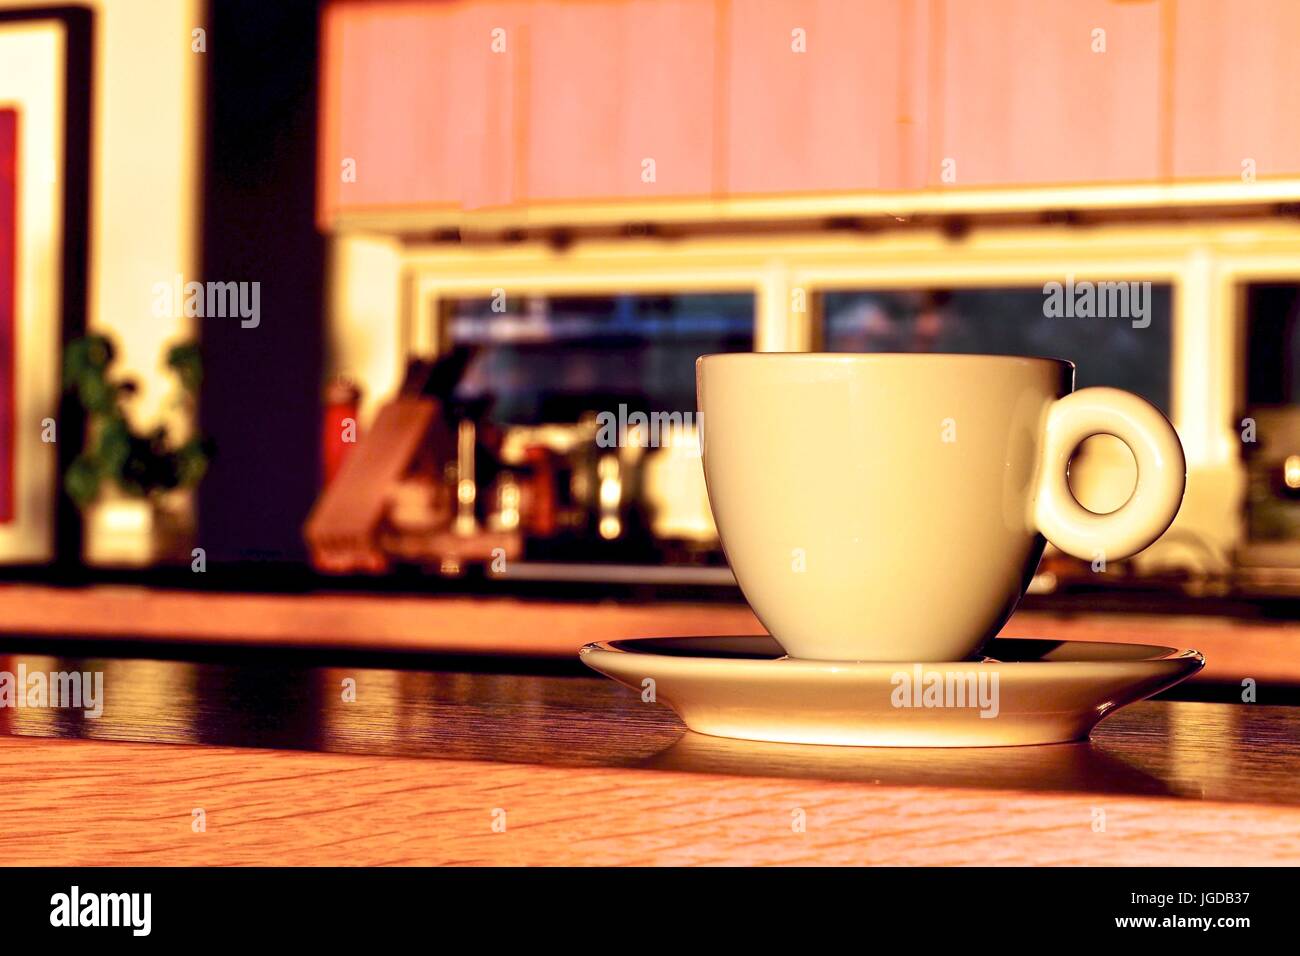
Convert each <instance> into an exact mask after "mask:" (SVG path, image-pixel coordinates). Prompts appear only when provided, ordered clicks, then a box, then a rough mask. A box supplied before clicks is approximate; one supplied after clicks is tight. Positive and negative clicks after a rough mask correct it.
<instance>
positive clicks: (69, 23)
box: [0, 8, 92, 566]
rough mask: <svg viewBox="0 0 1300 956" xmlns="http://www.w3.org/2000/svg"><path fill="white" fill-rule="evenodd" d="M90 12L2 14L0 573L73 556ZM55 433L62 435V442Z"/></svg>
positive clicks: (45, 10) (82, 323)
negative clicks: (72, 361)
mask: <svg viewBox="0 0 1300 956" xmlns="http://www.w3.org/2000/svg"><path fill="white" fill-rule="evenodd" d="M91 16H92V15H91V13H90V11H88V10H85V9H78V8H43V9H31V10H3V11H0V565H5V566H13V565H41V564H48V563H49V562H51V561H53V560H55V559H56V558H57V557H59V555H61V554H63V553H65V552H68V551H69V550H75V547H76V545H75V543H72V544H70V543H69V542H70V541H73V542H75V539H76V537H77V536H78V535H79V521H78V520H77V518H76V515H75V511H74V510H73V509H72V507H71V504H70V502H68V501H67V499H66V496H63V495H62V494H60V491H59V489H60V484H61V478H60V476H61V474H62V472H63V470H64V468H65V467H66V465H67V461H68V460H69V459H70V458H71V456H72V455H74V454H75V453H76V450H77V448H78V447H79V446H80V441H81V437H82V436H81V434H80V432H81V428H80V422H79V421H69V420H67V419H66V418H64V417H62V416H60V414H59V406H60V395H61V391H62V388H61V374H60V366H61V355H62V351H63V346H64V345H65V344H66V342H67V341H69V340H70V339H71V338H74V337H76V336H77V335H80V334H82V332H83V331H84V328H85V314H86V253H87V242H88V230H87V227H88V214H87V206H88V188H89V177H88V157H89V145H90V143H89V132H90V67H91V45H90V37H91V28H92V20H91ZM60 429H62V432H61V431H60Z"/></svg>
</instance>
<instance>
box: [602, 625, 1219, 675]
mask: <svg viewBox="0 0 1300 956" xmlns="http://www.w3.org/2000/svg"><path fill="white" fill-rule="evenodd" d="M755 637H771V635H770V634H698V635H662V636H658V637H652V636H642V637H620V638H615V639H613V640H607V641H592V642H590V643H588V644H584V645H583V646H582V647H581V648H580V649H579V650H578V658H579V659H580V660H581V661H582V662H583V663H584V664H587V665H588V666H589V667H592V669H593V670H598V668H595V667H594V666H593V665H592V664H591V663H590V662H588V660H587V658H588V657H590V656H592V655H604V654H614V655H619V656H626V657H643V658H647V659H650V660H654V661H656V662H658V663H659V664H661V665H662V666H668V667H673V666H678V667H683V666H684V667H693V666H698V665H700V664H725V665H727V666H729V667H739V666H741V665H750V666H759V667H762V666H767V667H774V665H780V669H781V670H783V671H791V670H798V671H820V672H827V671H829V672H832V673H837V672H841V671H845V670H853V671H856V672H861V671H866V670H869V669H873V668H890V669H893V670H898V669H899V668H902V667H913V666H915V665H917V664H919V665H921V666H922V667H957V666H960V667H964V668H976V669H984V668H995V667H996V668H999V669H1001V668H1016V669H1020V668H1033V669H1034V670H1037V671H1041V670H1043V669H1045V667H1047V666H1049V665H1050V667H1051V669H1053V670H1058V669H1063V668H1079V667H1098V666H1101V667H1107V666H1120V665H1134V664H1165V663H1179V664H1184V665H1186V664H1189V663H1193V662H1194V663H1195V665H1196V666H1195V670H1200V669H1201V668H1202V667H1204V666H1205V655H1204V654H1203V653H1201V651H1199V650H1196V649H1195V648H1177V647H1167V646H1166V645H1163V644H1143V643H1138V642H1134V641H1076V640H1068V639H1056V638H1044V637H1006V638H1001V640H1004V641H1021V640H1023V641H1044V640H1050V641H1054V642H1055V643H1058V644H1088V645H1093V646H1097V647H1108V648H1109V647H1149V648H1152V649H1154V650H1162V651H1164V652H1165V653H1164V654H1161V655H1160V656H1157V657H1143V658H1105V657H1100V658H1094V659H1092V660H1082V661H1045V660H1029V661H998V660H987V659H985V660H976V661H917V660H901V661H854V660H813V659H810V658H798V657H790V656H788V655H787V656H785V657H771V658H754V657H704V656H698V657H697V656H686V655H672V654H658V653H654V652H652V651H649V650H638V649H635V648H630V647H626V646H623V647H615V646H614V645H615V644H624V645H626V644H633V643H638V642H640V641H653V640H664V639H666V638H667V639H672V640H682V641H689V640H695V639H700V640H705V639H707V640H723V639H727V638H736V639H742V638H755Z"/></svg>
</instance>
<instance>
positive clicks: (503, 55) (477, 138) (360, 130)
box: [318, 0, 527, 221]
mask: <svg viewBox="0 0 1300 956" xmlns="http://www.w3.org/2000/svg"><path fill="white" fill-rule="evenodd" d="M526 13H527V5H526V4H523V3H494V4H486V5H467V4H447V3H409V2H401V0H398V2H377V3H365V4H357V3H344V4H334V5H331V6H329V7H328V8H327V9H326V11H325V14H324V18H323V21H322V35H321V43H322V57H321V62H322V74H321V126H320V170H319V172H318V175H319V177H320V190H319V199H320V207H321V216H322V218H323V219H324V220H326V221H328V220H330V219H332V218H334V216H336V215H337V214H338V213H339V212H346V211H358V210H382V209H385V208H397V207H400V208H404V209H409V208H412V207H430V206H432V207H438V206H465V207H474V206H484V205H500V204H504V203H508V202H511V201H513V200H514V199H515V198H516V192H517V189H516V177H515V167H514V163H515V161H516V154H517V150H516V149H515V146H514V141H515V139H516V134H517V127H518V122H519V116H518V114H517V112H516V108H515V104H516V91H517V89H518V86H519V78H518V69H519V56H518V49H517V47H518V45H519V41H520V40H522V38H523V36H524V30H523V29H522V28H523V26H524V24H525V17H526ZM497 30H500V31H503V33H501V34H496V33H494V31H497ZM498 39H503V41H504V45H502V44H501V43H498V42H496V41H497V40H498Z"/></svg>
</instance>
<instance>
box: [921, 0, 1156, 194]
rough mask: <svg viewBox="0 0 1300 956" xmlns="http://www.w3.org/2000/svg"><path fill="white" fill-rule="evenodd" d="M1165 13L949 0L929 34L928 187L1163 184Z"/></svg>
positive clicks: (1017, 0) (1094, 4)
mask: <svg viewBox="0 0 1300 956" xmlns="http://www.w3.org/2000/svg"><path fill="white" fill-rule="evenodd" d="M1160 9H1161V4H1159V3H1115V2H1113V0H1070V2H1069V3H1043V2H1041V0H982V2H980V3H969V2H966V0H941V2H939V3H938V4H936V7H935V13H934V16H933V17H932V19H931V22H930V27H929V30H930V43H931V54H930V55H931V68H930V83H931V90H930V94H931V97H932V100H931V103H932V106H931V112H930V130H929V136H928V139H929V143H928V146H927V162H926V166H927V171H926V179H927V182H929V183H930V184H931V185H934V186H942V187H949V186H1022V185H1031V184H1041V183H1102V182H1117V181H1118V182H1134V181H1141V180H1153V179H1157V178H1159V177H1160V176H1161V174H1162V170H1161V145H1160V144H1161V127H1160V116H1161V112H1160V63H1161V23H1160ZM1097 31H1104V33H1099V32H1097ZM1102 41H1104V51H1103V50H1101V49H1098V48H1099V47H1100V46H1101V42H1102ZM945 172H949V173H951V176H945V175H944V173H945Z"/></svg>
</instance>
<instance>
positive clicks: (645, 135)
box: [521, 0, 717, 202]
mask: <svg viewBox="0 0 1300 956" xmlns="http://www.w3.org/2000/svg"><path fill="white" fill-rule="evenodd" d="M716 13H717V5H716V4H714V3H710V2H701V0H607V2H601V3H590V2H588V3H572V2H559V0H550V2H544V3H539V4H537V5H536V6H535V7H534V8H533V15H532V19H531V26H530V32H529V37H528V49H527V59H528V65H527V70H526V76H527V83H526V86H527V93H526V109H527V116H528V119H527V133H526V135H525V136H524V138H523V142H522V150H523V156H522V158H521V161H522V162H523V163H524V164H525V167H526V173H525V175H524V181H525V182H526V187H525V192H526V195H527V198H528V199H529V200H531V201H543V202H549V201H557V200H590V199H622V200H627V199H662V198H665V197H673V196H707V195H709V194H711V193H713V192H714V189H715V170H714V148H715V136H716V130H717V120H716V109H715V107H716V100H717V91H716V69H715V36H716V29H717V24H716Z"/></svg>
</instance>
